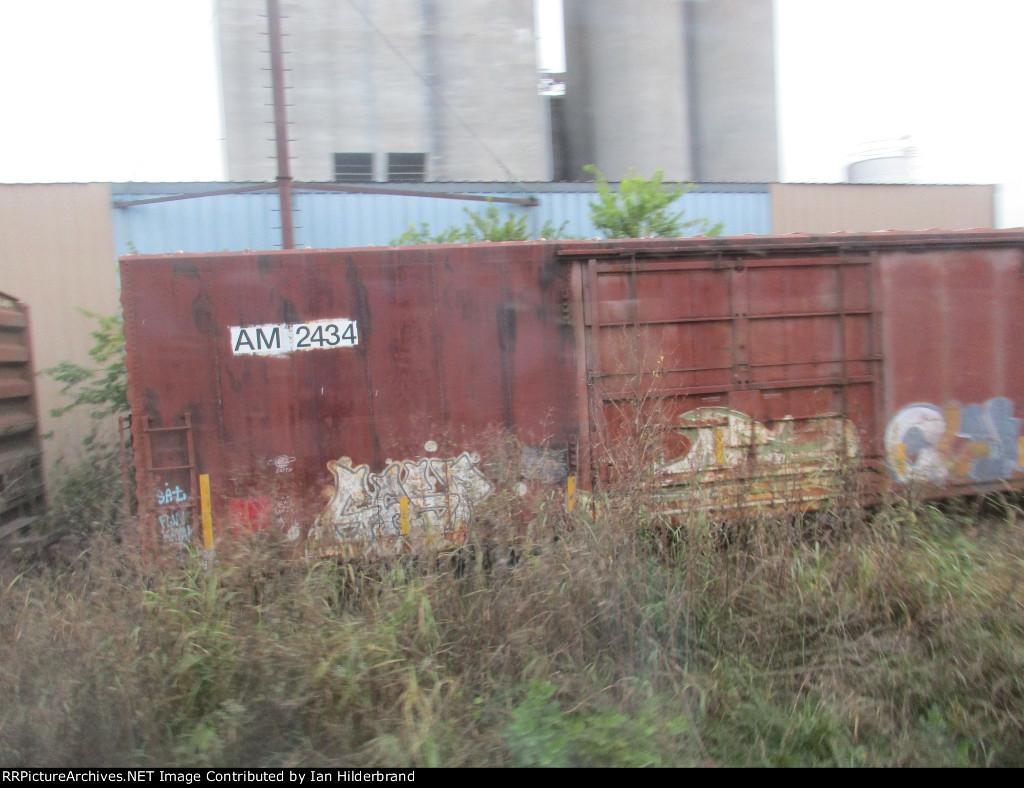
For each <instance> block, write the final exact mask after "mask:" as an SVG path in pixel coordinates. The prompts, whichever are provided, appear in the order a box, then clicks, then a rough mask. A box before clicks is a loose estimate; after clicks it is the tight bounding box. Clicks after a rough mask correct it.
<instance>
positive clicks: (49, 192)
mask: <svg viewBox="0 0 1024 788" xmlns="http://www.w3.org/2000/svg"><path fill="white" fill-rule="evenodd" d="M110 199H111V198H110V187H109V185H108V184H105V183H90V184H24V185H21V184H16V185H7V184H0V292H5V293H8V294H9V295H12V296H14V297H15V298H18V299H19V300H21V301H22V302H24V303H25V304H26V305H27V306H28V308H29V319H30V321H31V332H32V356H33V361H34V363H35V367H36V370H37V371H38V370H41V369H45V368H47V367H52V366H54V365H55V364H57V363H59V362H61V361H74V362H77V363H80V364H84V365H89V364H90V359H89V348H90V347H91V346H92V342H93V340H92V336H91V332H92V331H93V330H94V328H95V327H96V322H95V321H94V320H93V319H91V318H89V317H86V316H85V315H83V314H81V312H79V311H78V310H79V308H81V309H87V310H89V311H91V312H95V313H97V314H101V315H112V314H114V313H115V312H116V311H117V310H118V309H119V308H120V305H119V303H118V284H117V260H116V257H115V254H114V235H113V228H112V225H111V220H110ZM36 384H37V387H38V395H39V411H40V417H41V422H42V424H41V427H42V432H43V433H44V434H45V433H50V432H52V433H54V437H53V438H51V439H49V440H46V441H44V449H43V451H44V458H45V463H46V465H47V467H49V468H52V466H53V463H54V462H55V461H56V459H57V458H58V457H59V456H61V455H62V454H67V455H71V456H73V455H74V454H75V453H76V452H77V451H78V450H79V449H80V447H81V442H82V439H83V438H84V437H85V435H86V433H87V430H88V427H89V423H88V420H87V419H84V418H81V417H75V416H73V415H72V414H68V415H65V416H62V417H60V418H59V419H55V418H53V417H52V416H50V410H51V409H52V408H54V407H56V406H58V405H60V404H64V403H65V402H66V400H63V399H62V398H61V397H60V395H59V393H58V392H59V388H60V387H59V386H58V385H57V384H56V383H55V382H54V381H53V380H51V379H50V378H48V377H46V376H43V375H40V376H37V379H36Z"/></svg>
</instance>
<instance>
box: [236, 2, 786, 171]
mask: <svg viewBox="0 0 1024 788" xmlns="http://www.w3.org/2000/svg"><path fill="white" fill-rule="evenodd" d="M266 8H267V5H266V0H218V2H217V4H216V9H217V10H216V14H217V17H216V21H217V31H218V45H219V58H220V71H221V85H222V100H223V109H224V128H225V136H226V162H227V173H228V178H229V180H232V181H266V180H271V179H272V178H273V177H274V176H275V174H276V173H277V169H276V164H275V145H274V139H273V138H274V125H273V124H274V110H273V106H272V104H273V101H272V91H271V87H270V75H269V73H268V72H269V63H270V60H269V55H268V50H269V43H268V22H267V17H266ZM280 9H281V16H282V25H281V26H282V31H283V42H284V43H283V49H284V55H283V60H284V65H285V69H286V71H285V86H286V88H287V89H286V91H285V95H286V99H287V107H286V112H287V119H288V129H289V137H290V145H291V149H290V157H291V162H290V167H291V175H292V176H293V177H295V178H296V179H297V180H299V181H342V182H373V181H375V182H401V183H407V182H421V181H506V182H513V183H514V182H536V181H551V180H554V181H581V180H591V176H590V175H589V174H588V173H586V172H585V171H584V170H583V167H584V166H585V165H587V164H593V165H596V166H597V167H598V168H599V169H601V170H602V171H603V172H604V173H605V174H606V175H607V176H608V178H610V179H612V180H618V179H620V178H622V177H624V176H625V175H627V174H628V172H629V169H630V168H634V169H635V170H636V171H637V172H640V173H643V174H649V173H651V172H653V171H654V170H656V169H662V170H664V174H665V178H666V180H669V181H702V182H759V183H768V182H772V181H775V180H777V179H778V163H777V162H778V144H777V133H776V110H775V72H774V43H773V25H772V2H771V0H703V1H701V2H693V1H691V0H682V1H680V2H665V0H564V30H565V61H566V73H565V74H564V75H555V77H556V78H557V80H558V81H559V82H560V83H564V85H565V91H564V95H557V93H559V91H549V90H542V89H541V87H540V86H541V84H542V83H544V84H550V81H551V76H552V75H543V74H540V73H539V71H538V66H537V56H536V45H537V40H536V39H537V35H538V31H537V26H536V24H535V15H534V2H533V0H376V1H375V2H373V3H366V2H338V1H337V0H301V2H298V0H281V2H280ZM542 77H547V79H542Z"/></svg>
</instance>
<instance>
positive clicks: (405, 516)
mask: <svg viewBox="0 0 1024 788" xmlns="http://www.w3.org/2000/svg"><path fill="white" fill-rule="evenodd" d="M398 512H399V518H400V519H401V522H402V536H406V535H407V534H408V533H409V499H408V498H405V497H402V498H399V499H398ZM392 522H394V521H392Z"/></svg>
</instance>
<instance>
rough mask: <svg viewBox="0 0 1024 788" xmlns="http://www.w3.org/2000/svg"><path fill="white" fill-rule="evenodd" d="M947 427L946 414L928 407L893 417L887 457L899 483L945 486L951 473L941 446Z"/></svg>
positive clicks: (916, 407)
mask: <svg viewBox="0 0 1024 788" xmlns="http://www.w3.org/2000/svg"><path fill="white" fill-rule="evenodd" d="M946 424H947V422H946V418H945V416H944V415H943V413H942V411H941V410H940V409H939V408H937V407H935V406H934V405H930V404H928V403H917V404H914V405H908V406H907V407H905V408H903V409H902V410H900V412H899V413H897V414H896V415H895V416H894V417H893V419H892V421H890V422H889V426H888V427H887V428H886V430H885V454H886V458H887V459H888V462H889V470H890V471H891V472H892V475H893V476H894V477H895V478H896V480H897V481H899V482H903V483H906V482H911V481H930V482H932V483H934V484H945V482H946V479H947V477H948V476H949V471H948V469H947V468H946V463H945V461H944V460H943V458H942V451H941V449H940V445H941V444H942V442H943V438H944V437H945V435H946Z"/></svg>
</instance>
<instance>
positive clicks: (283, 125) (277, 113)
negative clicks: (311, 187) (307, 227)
mask: <svg viewBox="0 0 1024 788" xmlns="http://www.w3.org/2000/svg"><path fill="white" fill-rule="evenodd" d="M267 19H268V21H269V23H270V73H271V78H272V80H273V81H272V84H273V87H274V138H275V139H276V141H277V193H278V196H279V198H280V202H281V248H282V249H294V248H295V231H294V228H293V225H292V175H291V165H290V159H289V157H288V113H287V111H286V109H285V98H284V58H283V56H282V54H281V8H280V5H279V3H278V0H267Z"/></svg>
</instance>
